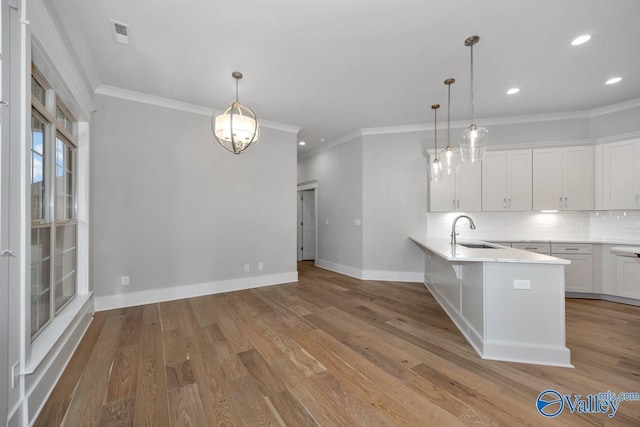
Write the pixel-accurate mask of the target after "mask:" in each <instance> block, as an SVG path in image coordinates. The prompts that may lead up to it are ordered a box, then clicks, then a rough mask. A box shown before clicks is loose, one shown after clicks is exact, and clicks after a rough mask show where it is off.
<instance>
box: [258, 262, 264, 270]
mask: <svg viewBox="0 0 640 427" xmlns="http://www.w3.org/2000/svg"><path fill="white" fill-rule="evenodd" d="M258 270H264V263H261V262H259V263H258Z"/></svg>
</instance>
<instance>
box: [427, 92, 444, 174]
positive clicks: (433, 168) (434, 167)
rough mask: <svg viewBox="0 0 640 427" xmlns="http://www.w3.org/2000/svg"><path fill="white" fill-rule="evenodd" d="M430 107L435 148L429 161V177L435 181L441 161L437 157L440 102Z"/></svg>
mask: <svg viewBox="0 0 640 427" xmlns="http://www.w3.org/2000/svg"><path fill="white" fill-rule="evenodd" d="M431 108H432V109H433V132H434V138H433V143H434V144H435V148H436V150H435V155H434V158H433V160H432V161H430V162H429V179H431V181H434V182H435V181H438V180H439V179H440V175H441V174H442V163H441V162H440V159H438V108H440V104H433V105H432V106H431Z"/></svg>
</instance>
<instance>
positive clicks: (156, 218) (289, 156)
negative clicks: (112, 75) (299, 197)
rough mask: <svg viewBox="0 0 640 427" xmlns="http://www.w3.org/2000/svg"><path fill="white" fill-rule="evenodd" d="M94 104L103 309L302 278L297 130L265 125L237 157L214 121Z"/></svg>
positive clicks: (97, 265) (119, 103) (114, 102)
mask: <svg viewBox="0 0 640 427" xmlns="http://www.w3.org/2000/svg"><path fill="white" fill-rule="evenodd" d="M96 102H97V106H98V108H97V109H98V112H97V113H95V115H94V123H95V126H94V138H95V140H94V149H93V152H92V156H93V187H92V192H93V201H94V206H93V215H94V216H93V242H94V245H93V284H94V290H95V295H96V309H104V308H109V307H113V306H121V305H123V304H135V303H143V302H149V301H153V300H162V299H170V298H177V297H182V296H189V295H194V294H201V293H213V292H220V291H226V290H230V289H236V288H241V287H250V286H256V285H264V284H272V283H278V282H279V283H282V282H284V281H291V280H296V278H297V273H296V204H295V194H296V134H295V133H291V132H284V131H280V130H274V129H269V128H264V127H263V128H262V130H261V140H260V142H259V143H258V145H257V146H256V147H253V148H251V149H249V151H247V152H245V153H244V154H242V155H239V156H237V155H233V154H232V153H229V152H227V151H226V150H224V149H223V148H222V147H220V146H219V145H218V143H217V142H216V141H215V140H214V138H213V135H212V132H211V127H210V117H208V116H205V115H201V114H195V113H191V112H185V111H179V110H176V109H170V108H164V107H158V106H154V105H149V104H146V103H142V102H135V101H130V100H126V99H121V98H116V97H111V96H104V95H97V96H96ZM259 262H262V263H264V270H263V271H258V263H259ZM245 264H249V265H250V268H251V271H249V272H245V271H244V265H245ZM121 276H130V285H129V286H128V287H123V286H121V284H120V283H121Z"/></svg>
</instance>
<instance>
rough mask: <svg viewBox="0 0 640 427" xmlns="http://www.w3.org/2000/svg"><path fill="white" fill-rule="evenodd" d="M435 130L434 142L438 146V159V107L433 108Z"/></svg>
mask: <svg viewBox="0 0 640 427" xmlns="http://www.w3.org/2000/svg"><path fill="white" fill-rule="evenodd" d="M433 120H434V121H433V130H434V138H435V139H434V140H433V144H434V145H435V147H436V160H438V109H437V108H434V109H433Z"/></svg>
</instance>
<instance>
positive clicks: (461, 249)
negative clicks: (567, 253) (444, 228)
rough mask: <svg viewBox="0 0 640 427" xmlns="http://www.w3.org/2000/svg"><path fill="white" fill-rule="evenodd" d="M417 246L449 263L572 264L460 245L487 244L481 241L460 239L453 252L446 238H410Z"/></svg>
mask: <svg viewBox="0 0 640 427" xmlns="http://www.w3.org/2000/svg"><path fill="white" fill-rule="evenodd" d="M409 239H411V240H412V241H413V242H414V243H415V244H417V245H418V246H420V247H422V248H424V249H427V250H428V251H430V252H433V253H434V254H436V255H438V256H440V257H442V258H444V259H446V260H447V261H460V262H517V263H525V264H571V261H569V260H566V259H561V258H556V257H552V256H548V255H542V254H537V253H534V252H529V251H523V250H520V249H515V248H510V247H507V246H501V245H496V244H493V243H490V244H489V245H491V246H496V248H492V249H482V248H467V247H465V246H461V245H460V243H476V244H478V243H485V244H487V242H483V241H479V240H468V239H460V240H459V241H458V245H456V247H455V251H453V250H452V247H451V244H450V243H449V239H445V238H429V239H426V238H425V237H423V236H419V235H412V236H409Z"/></svg>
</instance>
